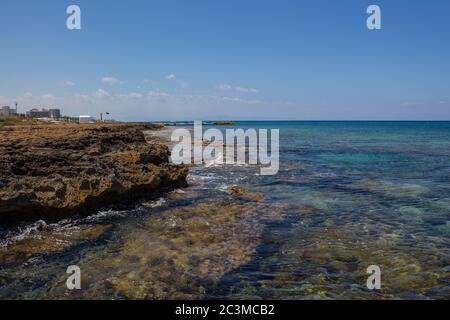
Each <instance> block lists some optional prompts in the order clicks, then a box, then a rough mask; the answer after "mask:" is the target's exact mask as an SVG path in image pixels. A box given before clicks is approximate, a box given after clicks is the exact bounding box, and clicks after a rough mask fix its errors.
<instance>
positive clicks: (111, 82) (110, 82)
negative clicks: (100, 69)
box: [101, 76, 123, 86]
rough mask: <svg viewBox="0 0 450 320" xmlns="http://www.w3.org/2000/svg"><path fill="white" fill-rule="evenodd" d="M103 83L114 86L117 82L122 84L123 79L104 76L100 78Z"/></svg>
mask: <svg viewBox="0 0 450 320" xmlns="http://www.w3.org/2000/svg"><path fill="white" fill-rule="evenodd" d="M101 81H102V83H103V84H107V85H109V86H114V85H118V84H123V81H121V80H119V79H116V78H114V77H111V76H105V77H103V78H102V79H101Z"/></svg>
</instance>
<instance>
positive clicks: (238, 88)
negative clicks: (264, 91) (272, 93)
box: [219, 83, 259, 93]
mask: <svg viewBox="0 0 450 320" xmlns="http://www.w3.org/2000/svg"><path fill="white" fill-rule="evenodd" d="M219 89H220V90H223V91H236V92H241V93H258V92H259V90H258V89H255V88H244V87H241V86H232V85H229V84H226V83H225V84H221V85H220V86H219Z"/></svg>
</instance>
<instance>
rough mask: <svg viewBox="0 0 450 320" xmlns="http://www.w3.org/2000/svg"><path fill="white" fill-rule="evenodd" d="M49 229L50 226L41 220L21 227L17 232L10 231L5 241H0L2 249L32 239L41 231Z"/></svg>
mask: <svg viewBox="0 0 450 320" xmlns="http://www.w3.org/2000/svg"><path fill="white" fill-rule="evenodd" d="M46 228H48V225H47V223H46V222H45V221H43V220H39V221H36V222H35V223H33V224H30V225H28V226H25V227H19V229H18V230H17V231H10V232H9V233H8V234H7V235H6V237H5V239H2V240H1V241H0V248H5V247H8V246H9V245H11V244H12V243H15V242H18V241H22V240H25V239H27V238H30V237H31V236H32V235H33V234H34V233H36V232H37V231H41V230H44V229H46Z"/></svg>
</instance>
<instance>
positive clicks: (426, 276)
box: [0, 122, 450, 299]
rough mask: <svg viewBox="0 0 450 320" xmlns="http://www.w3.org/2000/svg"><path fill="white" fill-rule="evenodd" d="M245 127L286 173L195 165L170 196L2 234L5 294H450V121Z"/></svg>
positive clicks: (0, 279) (1, 288)
mask: <svg viewBox="0 0 450 320" xmlns="http://www.w3.org/2000/svg"><path fill="white" fill-rule="evenodd" d="M235 127H239V128H268V129H270V128H277V129H280V171H279V173H278V174H277V175H275V176H260V175H256V173H258V172H259V169H258V168H255V167H252V166H242V167H236V166H226V167H221V166H213V167H209V168H204V167H192V168H191V170H190V175H189V183H190V187H188V188H185V189H183V190H175V191H174V192H171V193H170V194H168V195H166V196H164V197H163V198H162V199H159V198H158V199H151V200H148V201H145V202H141V203H137V204H136V205H135V206H133V208H130V209H127V210H122V211H114V210H110V211H105V212H100V213H98V212H95V213H93V214H92V215H91V216H89V217H85V218H79V219H75V218H74V219H72V220H66V221H60V222H58V223H53V224H49V223H45V222H39V223H34V224H32V225H26V226H23V228H22V229H20V230H3V231H2V239H1V240H0V298H50V299H55V298H62V299H64V298H77V299H90V298H100V299H108V298H117V299H122V298H129V299H152V298H157V299H158V298H188V299H189V298H207V299H208V298H237V299H244V298H252V299H258V298H265V299H271V298H272V299H335V298H340V299H356V298H358V299H366V298H388V299H389V298H414V299H424V298H447V299H448V298H450V246H449V244H450V241H449V237H450V123H449V122H241V123H239V124H238V125H236V126H235ZM220 128H221V129H225V128H227V127H220ZM232 185H240V186H243V187H245V188H246V189H247V190H248V192H251V193H260V194H261V195H262V196H263V199H262V200H261V201H247V200H243V199H236V198H233V197H231V196H229V195H228V194H227V189H228V187H230V186H232ZM72 264H76V265H79V266H80V268H81V270H82V288H83V289H82V290H80V291H77V292H71V291H68V290H67V289H66V287H65V281H66V278H67V275H66V273H65V271H66V268H67V266H69V265H72ZM370 265H378V266H380V268H381V271H382V289H381V290H380V291H370V290H368V289H367V287H366V279H367V277H368V275H367V274H366V269H367V267H369V266H370Z"/></svg>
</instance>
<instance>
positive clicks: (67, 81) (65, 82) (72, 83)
mask: <svg viewBox="0 0 450 320" xmlns="http://www.w3.org/2000/svg"><path fill="white" fill-rule="evenodd" d="M64 84H65V85H66V86H69V87H73V86H74V85H75V82H73V81H71V80H65V81H64Z"/></svg>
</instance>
